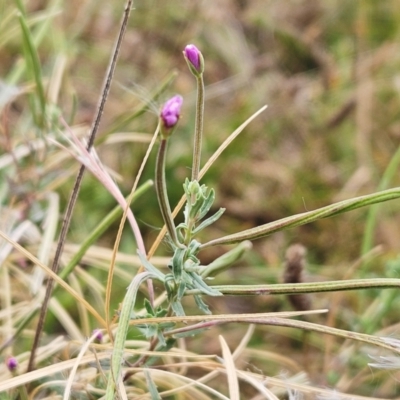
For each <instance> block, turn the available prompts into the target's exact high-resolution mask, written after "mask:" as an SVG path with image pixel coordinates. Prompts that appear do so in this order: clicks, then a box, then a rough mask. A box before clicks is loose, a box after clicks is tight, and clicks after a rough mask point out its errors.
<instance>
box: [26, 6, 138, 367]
mask: <svg viewBox="0 0 400 400" xmlns="http://www.w3.org/2000/svg"><path fill="white" fill-rule="evenodd" d="M132 3H133V0H127V2H126V4H125V9H124V14H123V17H122V22H121V27H120V30H119V32H118V38H117V40H116V42H115V46H114V50H113V52H112V55H111V60H110V63H109V66H108V70H107V74H106V79H105V81H104V85H103V90H102V94H101V97H100V101H99V104H98V106H97V111H96V115H95V119H94V121H93V124H92V128H91V130H90V135H89V139H88V143H87V150H90V149H91V148H92V147H93V143H94V140H95V138H96V134H97V131H98V130H99V126H100V121H101V117H102V115H103V111H104V106H105V104H106V101H107V97H108V94H109V92H110V87H111V82H112V78H113V75H114V71H115V67H116V64H117V59H118V54H119V50H120V48H121V44H122V40H123V37H124V34H125V31H126V27H127V25H128V20H129V15H130V12H131V9H132ZM84 172H85V166H84V165H82V166H81V167H80V169H79V172H78V175H77V177H76V180H75V184H74V187H73V189H72V193H71V197H70V199H69V202H68V206H67V210H66V212H65V216H64V219H63V224H62V227H61V232H60V236H59V239H58V243H57V249H56V252H55V255H54V260H53V264H52V266H51V270H52V271H53V272H55V273H58V270H59V266H60V258H61V254H62V252H63V250H64V244H65V239H66V236H67V233H68V229H69V225H70V222H71V217H72V212H73V209H74V207H75V203H76V200H77V198H78V194H79V189H80V186H81V182H82V178H83V174H84ZM53 287H54V280H53V279H51V278H50V277H49V279H48V281H47V286H46V293H45V297H44V299H43V304H42V307H41V310H40V316H39V322H38V325H37V328H36V332H35V338H34V341H33V346H32V350H31V355H30V358H29V364H28V372H30V371H32V370H33V369H34V366H35V355H36V350H37V348H38V345H39V340H40V337H41V334H42V331H43V325H44V322H45V319H46V314H47V309H48V304H49V301H50V298H51V295H52V292H53Z"/></svg>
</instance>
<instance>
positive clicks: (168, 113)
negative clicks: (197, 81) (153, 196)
mask: <svg viewBox="0 0 400 400" xmlns="http://www.w3.org/2000/svg"><path fill="white" fill-rule="evenodd" d="M182 102H183V98H182V96H179V95H176V96H174V97H172V98H170V99H169V100H168V101H167V102H166V103H165V104H164V107H163V108H162V110H161V114H160V117H161V121H162V125H163V128H164V129H163V131H164V132H165V131H169V130H171V129H172V128H173V127H174V126H175V125H176V124H177V123H178V120H179V118H180V116H181V106H182Z"/></svg>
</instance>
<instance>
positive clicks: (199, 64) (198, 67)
mask: <svg viewBox="0 0 400 400" xmlns="http://www.w3.org/2000/svg"><path fill="white" fill-rule="evenodd" d="M183 55H184V56H185V59H186V62H187V63H188V66H189V68H190V70H191V71H192V73H193V74H194V75H195V76H199V75H200V74H202V73H203V71H204V59H203V55H202V54H201V52H200V50H199V49H198V48H197V47H196V46H195V45H194V44H188V45H187V46H186V47H185V50H184V51H183Z"/></svg>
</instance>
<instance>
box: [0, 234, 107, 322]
mask: <svg viewBox="0 0 400 400" xmlns="http://www.w3.org/2000/svg"><path fill="white" fill-rule="evenodd" d="M0 237H2V238H3V239H4V240H6V241H7V242H8V243H10V244H11V245H12V246H13V247H14V248H15V249H16V250H17V251H19V252H20V253H21V254H23V255H24V256H25V257H26V258H27V259H28V260H30V261H32V263H33V264H35V265H37V266H39V267H40V268H42V269H43V270H44V271H45V272H46V274H47V275H48V276H49V277H51V278H52V279H54V281H56V282H57V283H58V284H59V285H60V286H61V287H63V288H64V289H65V290H66V291H67V292H68V293H69V294H70V295H71V296H73V297H74V298H75V299H76V301H78V302H80V303H81V304H83V305H84V306H85V307H86V309H87V310H88V311H89V312H90V313H91V314H92V315H93V316H94V317H95V318H96V319H97V321H98V322H99V324H100V325H102V326H104V327H105V326H106V322H105V320H104V319H103V318H102V317H101V315H100V314H99V313H98V312H97V311H96V310H95V309H94V308H93V307H92V306H91V305H90V304H89V303H88V302H87V301H86V300H85V299H84V298H82V297H81V296H79V294H78V293H76V292H75V290H73V289H72V288H71V286H69V285H68V283H66V282H65V281H64V280H62V279H61V278H60V277H59V276H58V275H56V274H55V273H54V272H53V271H52V270H51V269H50V268H49V267H47V266H46V265H44V264H42V263H41V262H40V261H39V260H38V259H37V258H36V257H35V256H34V255H32V254H31V253H30V252H29V251H27V250H26V249H25V248H23V247H22V246H21V245H20V244H19V243H17V242H15V241H14V240H12V239H10V238H9V237H8V236H7V235H6V234H5V233H3V232H1V231H0Z"/></svg>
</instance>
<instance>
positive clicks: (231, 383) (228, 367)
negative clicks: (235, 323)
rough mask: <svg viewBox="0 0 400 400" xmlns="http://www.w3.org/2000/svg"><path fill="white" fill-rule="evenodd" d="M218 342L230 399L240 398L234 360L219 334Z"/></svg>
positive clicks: (238, 399)
mask: <svg viewBox="0 0 400 400" xmlns="http://www.w3.org/2000/svg"><path fill="white" fill-rule="evenodd" d="M219 342H220V344H221V348H222V357H223V358H224V365H225V371H226V375H227V377H228V387H229V396H230V399H231V400H240V390H239V381H238V376H237V373H236V367H235V362H234V360H233V357H232V354H231V351H230V350H229V347H228V345H227V343H226V341H225V339H224V338H223V336H221V335H219Z"/></svg>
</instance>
